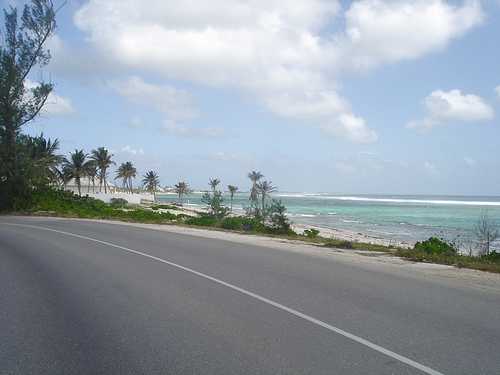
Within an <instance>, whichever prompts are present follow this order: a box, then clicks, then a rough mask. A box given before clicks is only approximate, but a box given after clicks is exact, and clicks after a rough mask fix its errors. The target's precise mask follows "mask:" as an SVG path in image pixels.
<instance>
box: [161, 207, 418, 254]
mask: <svg viewBox="0 0 500 375" xmlns="http://www.w3.org/2000/svg"><path fill="white" fill-rule="evenodd" d="M158 211H159V212H169V213H173V214H178V213H179V212H180V213H182V214H185V215H189V216H196V215H197V214H198V213H206V210H204V209H203V208H200V207H196V208H194V207H189V206H188V207H185V206H182V207H181V206H179V207H178V208H177V209H176V210H172V209H158ZM238 214H239V213H233V214H231V215H232V216H237V215H238ZM290 221H291V223H292V229H293V230H294V231H295V232H297V233H298V234H301V233H303V232H304V230H307V229H316V230H318V231H319V236H321V237H324V238H335V239H338V240H345V241H350V242H362V243H368V244H372V245H382V246H387V247H390V246H393V247H400V248H404V249H409V248H412V247H413V246H414V245H415V243H414V242H413V243H412V242H407V241H398V240H393V239H387V238H383V237H377V236H374V235H371V234H368V233H363V232H360V231H354V230H348V229H340V228H325V227H322V226H317V225H310V224H302V223H295V222H294V221H293V219H291V220H290Z"/></svg>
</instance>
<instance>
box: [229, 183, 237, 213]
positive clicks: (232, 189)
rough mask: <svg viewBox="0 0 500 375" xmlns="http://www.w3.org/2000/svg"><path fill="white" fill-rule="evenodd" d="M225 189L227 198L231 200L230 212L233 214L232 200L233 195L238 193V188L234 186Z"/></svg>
mask: <svg viewBox="0 0 500 375" xmlns="http://www.w3.org/2000/svg"><path fill="white" fill-rule="evenodd" d="M227 189H228V190H229V196H230V198H231V212H233V199H234V194H236V192H237V191H238V186H234V185H227Z"/></svg>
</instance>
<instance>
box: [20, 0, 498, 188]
mask: <svg viewBox="0 0 500 375" xmlns="http://www.w3.org/2000/svg"><path fill="white" fill-rule="evenodd" d="M144 4H145V3H144V2H138V1H132V0H90V1H70V2H69V3H68V5H67V6H66V7H64V8H63V9H62V10H61V12H60V14H59V19H58V22H59V27H58V30H57V34H56V36H55V37H54V38H53V39H52V40H51V41H50V43H49V45H50V48H51V51H52V54H53V60H52V62H51V64H50V65H49V66H48V67H46V68H44V69H43V71H42V72H37V73H36V74H34V75H33V76H32V77H31V80H32V81H37V80H40V78H44V79H50V80H52V81H53V82H54V84H55V86H56V89H55V93H54V96H53V97H52V98H51V99H52V101H51V106H50V107H49V108H48V109H47V111H46V112H45V113H44V114H43V116H42V117H41V118H40V119H38V120H37V121H36V123H34V124H32V125H30V126H29V127H28V128H26V130H27V131H29V132H30V133H39V132H41V131H43V132H44V133H45V134H46V135H48V136H50V137H57V138H59V139H60V141H61V145H62V151H63V152H65V153H66V152H69V151H71V150H73V149H75V148H84V149H85V150H87V151H89V150H91V149H92V148H95V147H99V146H106V147H108V148H109V149H111V150H112V151H113V153H114V154H115V159H116V161H117V162H122V161H128V160H130V161H132V162H134V163H135V164H136V165H137V167H138V169H139V171H140V172H141V173H143V172H145V171H146V170H149V169H154V170H157V171H158V172H159V174H160V176H161V180H162V184H164V185H172V184H174V183H176V182H177V181H179V180H186V181H187V182H189V183H190V185H191V186H193V187H196V188H206V184H207V181H208V178H209V177H219V178H220V179H221V180H222V181H223V183H224V184H236V185H238V186H240V187H241V188H242V189H245V188H247V187H248V185H249V183H248V181H247V179H246V177H245V176H246V173H247V172H248V171H250V170H254V169H255V170H260V171H261V172H262V173H263V174H264V175H265V176H266V177H267V178H269V179H270V180H272V181H273V182H274V184H275V185H277V186H278V187H279V188H280V190H281V191H309V192H313V191H328V192H344V193H388V194H467V195H498V194H500V173H499V171H500V152H499V150H500V147H499V146H500V127H499V120H498V112H499V111H500V92H498V91H500V89H498V91H496V88H497V87H499V86H500V64H499V61H500V50H499V49H498V35H500V2H499V1H496V0H495V1H493V0H489V1H487V0H483V1H479V0H472V1H468V0H465V1H445V0H425V1H424V0H400V1H392V0H359V1H338V2H337V1H335V0H290V1H287V2H282V1H260V0H255V1H223V0H216V1H212V2H206V4H205V2H203V3H201V2H200V5H198V8H196V6H195V5H194V4H195V2H190V1H170V0H152V1H149V2H147V4H148V5H147V6H145V5H144ZM202 4H203V5H202Z"/></svg>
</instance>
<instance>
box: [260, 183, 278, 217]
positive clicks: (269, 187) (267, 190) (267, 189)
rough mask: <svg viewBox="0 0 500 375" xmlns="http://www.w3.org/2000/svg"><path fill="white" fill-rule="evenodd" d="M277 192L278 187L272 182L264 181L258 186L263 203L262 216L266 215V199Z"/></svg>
mask: <svg viewBox="0 0 500 375" xmlns="http://www.w3.org/2000/svg"><path fill="white" fill-rule="evenodd" d="M276 190H277V189H276V187H275V186H273V183H272V182H271V181H262V182H259V183H258V184H257V191H258V192H259V194H260V197H261V203H262V216H264V215H265V208H266V198H267V197H268V196H269V194H271V193H274V192H275V191H276Z"/></svg>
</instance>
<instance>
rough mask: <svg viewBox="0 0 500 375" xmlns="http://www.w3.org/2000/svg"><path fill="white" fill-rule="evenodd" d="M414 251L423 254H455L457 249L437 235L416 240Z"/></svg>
mask: <svg viewBox="0 0 500 375" xmlns="http://www.w3.org/2000/svg"><path fill="white" fill-rule="evenodd" d="M414 251H416V252H422V253H425V254H443V255H455V254H457V253H458V250H457V249H456V248H455V247H454V246H453V245H452V244H450V243H448V242H447V241H445V240H443V239H440V238H437V237H431V238H429V239H428V240H425V241H422V242H417V243H416V244H415V247H414Z"/></svg>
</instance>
